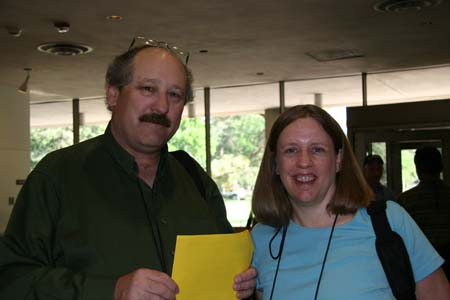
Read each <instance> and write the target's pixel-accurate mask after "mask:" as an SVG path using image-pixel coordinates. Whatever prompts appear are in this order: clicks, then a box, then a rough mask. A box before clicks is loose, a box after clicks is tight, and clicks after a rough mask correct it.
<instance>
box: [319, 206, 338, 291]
mask: <svg viewBox="0 0 450 300" xmlns="http://www.w3.org/2000/svg"><path fill="white" fill-rule="evenodd" d="M338 215H339V214H336V217H335V218H334V222H333V227H331V232H330V237H329V238H328V243H327V250H325V255H324V257H323V262H322V268H321V269H320V275H319V280H318V281H317V287H316V293H315V294H314V300H317V295H318V294H319V287H320V282H321V281H322V274H323V269H324V268H325V262H326V261H327V256H328V250H330V244H331V239H332V237H333V232H334V227H335V226H336V221H337V218H338Z"/></svg>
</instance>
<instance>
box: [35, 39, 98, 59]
mask: <svg viewBox="0 0 450 300" xmlns="http://www.w3.org/2000/svg"><path fill="white" fill-rule="evenodd" d="M37 49H38V50H39V51H41V52H44V53H48V54H54V55H59V56H75V55H81V54H86V53H89V52H91V51H92V50H93V49H92V47H89V46H86V45H80V44H76V43H72V42H67V43H61V42H57V43H45V44H41V45H39V46H38V47H37Z"/></svg>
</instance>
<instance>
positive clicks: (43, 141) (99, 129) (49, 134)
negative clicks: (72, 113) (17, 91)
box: [30, 124, 106, 169]
mask: <svg viewBox="0 0 450 300" xmlns="http://www.w3.org/2000/svg"><path fill="white" fill-rule="evenodd" d="M105 128H106V124H103V125H87V126H82V127H80V141H82V140H87V139H90V138H93V137H95V136H97V135H100V134H102V133H103V132H104V131H105ZM30 144H31V145H30V146H31V153H30V159H31V169H34V167H35V166H36V165H37V163H38V162H39V161H40V160H41V159H42V158H43V157H44V156H45V155H47V154H48V153H50V152H52V151H55V150H57V149H61V148H64V147H67V146H70V145H72V144H73V131H72V127H47V128H31V130H30Z"/></svg>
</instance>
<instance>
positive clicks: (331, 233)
mask: <svg viewBox="0 0 450 300" xmlns="http://www.w3.org/2000/svg"><path fill="white" fill-rule="evenodd" d="M338 215H339V214H336V217H335V218H334V221H333V226H332V227H331V232H330V237H329V238H328V243H327V249H326V250H325V255H324V257H323V261H322V267H321V269H320V275H319V280H318V281H317V286H316V292H315V294H314V300H317V295H318V294H319V287H320V282H321V281H322V274H323V269H324V268H325V263H326V261H327V257H328V251H329V250H330V244H331V239H332V238H333V233H334V228H335V227H336V222H337V219H338ZM287 227H288V225H286V226H283V233H282V236H281V243H280V249H279V250H278V254H277V255H273V252H272V243H273V240H274V239H275V237H276V236H277V235H278V233H280V230H281V228H279V229H278V230H277V232H275V234H274V235H273V236H272V238H271V239H270V242H269V253H270V256H271V257H272V259H274V260H278V262H277V268H276V270H275V276H274V278H273V283H272V290H271V291H270V298H269V299H270V300H272V297H273V292H274V290H275V283H276V282H277V277H278V270H279V268H280V262H281V255H282V254H283V248H284V242H285V240H286V233H287Z"/></svg>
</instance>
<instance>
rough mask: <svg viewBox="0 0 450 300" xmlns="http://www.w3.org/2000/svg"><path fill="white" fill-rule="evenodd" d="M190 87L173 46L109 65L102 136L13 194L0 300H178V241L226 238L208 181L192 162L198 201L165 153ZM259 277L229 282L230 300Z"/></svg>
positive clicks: (133, 53)
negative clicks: (201, 188)
mask: <svg viewBox="0 0 450 300" xmlns="http://www.w3.org/2000/svg"><path fill="white" fill-rule="evenodd" d="M191 84H192V77H191V74H190V72H189V70H188V69H187V67H186V66H185V65H184V64H183V63H182V62H181V60H180V59H179V58H178V57H177V56H176V55H175V53H174V52H173V51H172V50H171V48H169V47H165V46H161V45H159V46H142V47H137V48H133V49H131V50H129V51H127V52H126V53H124V54H122V55H121V56H118V57H116V59H115V60H114V62H113V63H112V64H111V65H110V66H109V68H108V71H107V74H106V102H107V106H108V108H109V109H110V110H111V111H112V117H111V121H110V123H109V125H108V127H107V129H106V131H105V134H104V135H102V136H99V137H96V138H94V139H91V140H89V141H86V142H83V143H80V144H78V145H74V146H71V147H68V148H65V149H62V150H59V151H55V152H53V153H51V154H49V155H48V156H47V157H46V158H45V159H43V160H42V161H41V162H40V163H39V164H38V166H36V168H35V169H34V170H33V171H32V172H31V173H30V175H29V176H28V178H27V180H26V183H25V185H24V186H23V188H22V190H21V192H20V194H19V196H18V200H17V203H16V205H15V207H14V210H13V212H12V215H11V218H10V221H9V224H8V226H7V229H6V231H5V235H4V237H3V238H2V240H1V242H0V299H14V300H16V299H113V298H114V299H116V300H133V299H149V300H153V299H164V300H173V299H175V297H176V294H177V293H178V292H179V288H178V286H177V284H176V282H174V281H173V280H172V279H171V278H170V276H169V275H170V274H171V271H172V263H173V252H174V249H175V239H176V236H177V235H178V234H206V233H227V232H231V231H232V227H231V226H230V224H229V223H228V221H227V219H226V212H225V207H224V203H223V200H222V197H221V195H220V193H219V191H218V188H217V186H216V185H215V184H214V182H213V181H212V179H211V178H210V177H208V176H207V175H206V173H205V172H203V171H202V170H201V167H200V166H199V165H198V164H197V167H198V169H199V170H198V173H199V174H200V179H201V181H202V182H203V184H204V187H205V194H206V199H204V198H203V197H202V196H201V193H200V192H199V190H198V189H197V188H196V185H195V184H194V181H193V179H192V177H191V175H190V174H189V173H188V172H187V171H186V169H185V168H184V167H183V166H182V165H181V164H180V163H179V162H178V161H177V160H176V159H175V158H174V157H173V156H172V155H171V154H170V153H169V152H168V150H167V141H168V140H169V139H170V138H171V137H172V136H173V134H174V133H175V132H176V130H177V129H178V126H179V124H180V120H181V115H182V112H183V107H184V104H185V102H186V101H188V100H191V99H192V86H191ZM205 276H208V275H207V274H205ZM255 276H256V271H255V270H254V269H253V268H250V269H249V270H247V271H245V272H243V273H241V274H239V275H237V276H236V277H235V280H234V286H233V288H234V289H235V290H236V291H237V297H238V298H246V297H249V296H250V295H251V294H252V292H253V289H254V287H255V284H256V282H255ZM199 284H201V283H199ZM230 288H231V287H230Z"/></svg>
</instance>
